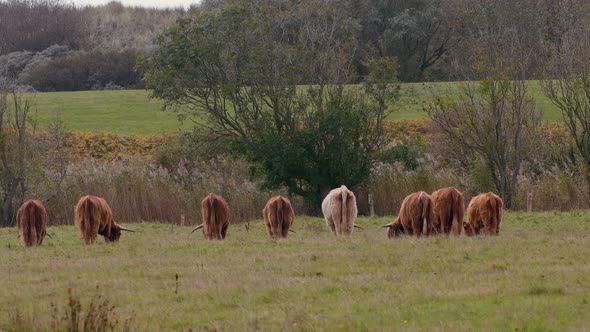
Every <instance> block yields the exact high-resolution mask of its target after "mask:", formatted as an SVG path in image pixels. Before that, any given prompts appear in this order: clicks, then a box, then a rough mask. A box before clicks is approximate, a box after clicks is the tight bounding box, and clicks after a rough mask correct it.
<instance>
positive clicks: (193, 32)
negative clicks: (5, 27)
mask: <svg viewBox="0 0 590 332" xmlns="http://www.w3.org/2000/svg"><path fill="white" fill-rule="evenodd" d="M293 21H296V22H298V24H292V23H293ZM356 46H357V38H356V25H355V24H354V22H351V21H350V20H349V19H348V18H346V17H342V16H339V15H338V12H337V11H336V10H335V8H334V6H330V5H329V4H327V3H325V2H323V1H315V0H309V1H302V2H291V1H274V2H264V1H259V2H248V3H246V2H239V3H238V4H235V5H227V6H224V7H223V8H222V9H221V10H219V11H216V12H199V11H195V13H194V14H193V16H192V17H189V18H186V19H182V20H179V21H178V23H177V24H176V25H175V26H174V27H172V28H170V29H169V30H167V31H166V32H165V33H164V34H163V35H162V36H161V37H160V39H159V41H158V47H157V48H156V49H155V50H154V52H153V53H151V54H150V55H149V56H148V57H146V58H145V59H142V60H141V61H140V65H139V67H140V68H141V69H142V70H143V71H144V73H145V76H144V79H145V82H146V85H147V87H148V88H149V89H152V96H153V97H155V98H161V99H163V100H164V102H165V103H164V105H165V106H164V108H166V109H173V110H175V111H177V112H179V113H180V114H181V117H183V118H185V119H190V120H191V121H193V122H194V123H195V125H196V126H198V127H200V128H202V129H205V130H208V131H209V132H210V133H214V134H216V135H217V136H218V137H222V136H224V137H231V138H232V140H233V142H234V146H235V150H237V151H239V152H240V153H241V154H243V155H245V156H247V158H248V159H249V160H251V161H252V162H254V164H255V165H258V166H259V169H261V170H262V171H263V173H264V175H265V178H266V184H267V185H268V186H270V187H276V186H286V187H288V188H289V191H290V192H291V193H294V194H297V195H301V196H304V197H305V198H307V199H308V200H309V201H310V202H313V203H314V204H318V205H319V202H320V199H321V198H322V196H324V195H325V194H326V193H327V192H328V191H329V190H330V189H331V188H333V187H336V186H339V185H341V184H346V185H347V186H351V187H354V186H355V185H358V184H360V183H361V182H363V181H364V180H365V179H367V177H368V175H369V172H370V167H371V164H372V162H373V160H374V159H375V156H376V152H377V151H378V150H379V149H380V148H381V147H382V146H383V143H384V142H383V119H384V118H385V117H386V115H387V114H388V112H390V111H391V105H394V104H395V103H394V102H395V101H396V100H397V98H398V96H399V84H398V81H397V79H396V70H397V62H396V61H395V60H392V59H389V58H384V59H381V60H375V61H369V64H370V66H372V67H373V68H374V74H371V75H370V76H369V77H368V79H367V82H366V84H365V85H364V89H358V88H357V87H353V86H347V84H348V83H350V82H352V81H354V80H355V77H354V75H353V72H354V70H353V65H352V62H353V61H352V59H353V55H354V50H355V48H356ZM301 83H306V84H308V85H306V86H299V85H298V84H301Z"/></svg>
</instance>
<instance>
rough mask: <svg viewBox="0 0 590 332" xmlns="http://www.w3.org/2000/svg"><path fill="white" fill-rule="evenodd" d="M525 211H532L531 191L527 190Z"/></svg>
mask: <svg viewBox="0 0 590 332" xmlns="http://www.w3.org/2000/svg"><path fill="white" fill-rule="evenodd" d="M526 211H527V212H528V213H531V212H533V191H532V190H529V191H528V192H527V195H526Z"/></svg>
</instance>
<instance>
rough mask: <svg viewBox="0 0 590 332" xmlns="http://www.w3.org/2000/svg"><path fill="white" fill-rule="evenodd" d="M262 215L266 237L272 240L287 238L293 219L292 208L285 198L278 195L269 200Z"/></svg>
mask: <svg viewBox="0 0 590 332" xmlns="http://www.w3.org/2000/svg"><path fill="white" fill-rule="evenodd" d="M262 215H263V217H264V224H265V225H266V231H267V232H268V236H270V237H271V238H273V239H279V238H286V237H287V235H288V233H289V229H290V228H291V226H293V219H294V218H295V212H294V211H293V206H291V202H289V200H288V199H287V198H285V197H282V196H280V195H279V196H276V197H273V198H271V199H269V200H268V202H267V203H266V206H265V207H264V210H262Z"/></svg>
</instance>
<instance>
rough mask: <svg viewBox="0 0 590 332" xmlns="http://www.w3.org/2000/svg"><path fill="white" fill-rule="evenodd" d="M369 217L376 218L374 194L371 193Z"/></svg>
mask: <svg viewBox="0 0 590 332" xmlns="http://www.w3.org/2000/svg"><path fill="white" fill-rule="evenodd" d="M369 215H370V216H371V218H373V217H374V216H375V204H374V203H373V194H371V193H369Z"/></svg>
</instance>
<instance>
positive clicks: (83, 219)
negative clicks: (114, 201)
mask: <svg viewBox="0 0 590 332" xmlns="http://www.w3.org/2000/svg"><path fill="white" fill-rule="evenodd" d="M74 223H75V224H76V226H78V228H80V233H81V234H82V239H83V240H84V242H85V243H86V244H92V243H94V241H95V240H96V237H97V235H99V234H100V235H102V236H103V237H104V239H105V241H106V242H112V241H117V240H119V237H121V226H119V224H117V223H116V222H115V220H114V219H113V211H112V210H111V207H110V206H109V205H108V204H107V202H106V201H105V200H104V199H103V198H101V197H96V196H90V195H87V196H84V197H82V198H80V200H79V201H78V204H76V208H75V209H74Z"/></svg>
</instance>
